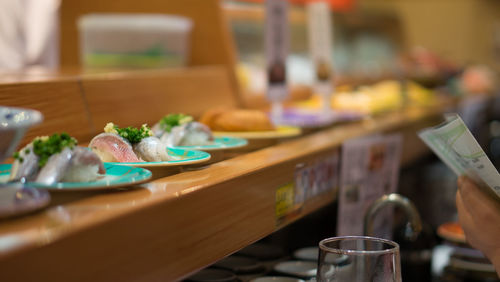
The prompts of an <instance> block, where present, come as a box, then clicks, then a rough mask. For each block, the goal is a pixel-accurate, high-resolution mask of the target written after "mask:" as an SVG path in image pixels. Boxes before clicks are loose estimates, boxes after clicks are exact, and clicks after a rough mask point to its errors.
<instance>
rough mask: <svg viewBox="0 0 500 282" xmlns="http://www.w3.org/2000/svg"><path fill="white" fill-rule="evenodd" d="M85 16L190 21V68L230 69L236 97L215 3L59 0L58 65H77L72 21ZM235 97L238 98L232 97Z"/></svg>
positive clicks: (227, 41) (227, 42)
mask: <svg viewBox="0 0 500 282" xmlns="http://www.w3.org/2000/svg"><path fill="white" fill-rule="evenodd" d="M88 13H165V14H175V15H181V16H186V17H188V18H190V19H191V20H193V22H194V27H193V31H192V36H191V49H190V65H191V66H193V65H225V67H226V68H227V69H228V70H230V72H228V74H227V75H228V76H229V80H230V82H231V86H232V88H233V91H234V92H233V94H238V91H239V90H238V86H237V85H238V82H237V80H236V76H235V69H234V66H235V62H236V59H235V53H234V50H235V49H234V47H233V41H232V37H231V34H230V33H229V29H228V27H227V22H226V20H225V17H224V15H223V11H222V9H221V7H220V3H219V1H218V0H182V1H165V0H142V1H136V0H120V1H102V0H85V1H72V0H63V1H62V5H61V20H60V23H61V48H60V50H61V65H62V66H64V67H66V66H69V67H73V66H76V65H79V64H80V63H79V41H78V30H77V27H76V21H77V20H78V18H79V17H80V16H82V15H84V14H88ZM236 97H238V96H236Z"/></svg>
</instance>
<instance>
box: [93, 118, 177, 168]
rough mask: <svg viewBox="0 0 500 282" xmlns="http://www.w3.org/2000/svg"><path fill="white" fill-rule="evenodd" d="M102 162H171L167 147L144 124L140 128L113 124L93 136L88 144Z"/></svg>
mask: <svg viewBox="0 0 500 282" xmlns="http://www.w3.org/2000/svg"><path fill="white" fill-rule="evenodd" d="M89 147H90V149H91V150H92V151H94V152H95V153H96V154H97V155H98V156H99V157H100V158H101V160H102V161H104V162H144V161H146V162H160V161H169V160H171V158H170V156H169V155H168V153H167V147H166V146H165V145H164V144H163V142H161V140H160V139H159V138H157V137H155V136H153V132H152V131H151V129H149V127H148V126H147V125H146V124H143V125H142V126H141V127H140V128H135V127H126V128H120V127H118V126H117V125H115V124H113V123H111V122H110V123H108V124H107V125H106V126H105V127H104V133H101V134H99V135H97V136H95V137H94V138H93V139H92V140H91V141H90V144H89Z"/></svg>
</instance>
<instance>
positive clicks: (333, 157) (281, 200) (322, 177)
mask: <svg viewBox="0 0 500 282" xmlns="http://www.w3.org/2000/svg"><path fill="white" fill-rule="evenodd" d="M338 180H339V150H335V151H333V152H331V153H328V154H325V156H323V157H321V158H318V159H316V160H314V161H312V162H308V163H301V164H298V165H297V166H296V168H295V174H294V182H293V183H290V184H286V185H283V186H281V187H279V188H278V189H276V220H277V225H279V224H280V223H281V222H282V221H283V220H285V219H289V218H293V217H294V216H297V215H298V214H299V212H300V210H301V208H302V206H303V205H304V204H305V203H306V202H307V201H308V200H309V199H311V198H313V197H316V196H318V195H321V194H324V193H327V192H331V191H333V190H335V189H337V188H338Z"/></svg>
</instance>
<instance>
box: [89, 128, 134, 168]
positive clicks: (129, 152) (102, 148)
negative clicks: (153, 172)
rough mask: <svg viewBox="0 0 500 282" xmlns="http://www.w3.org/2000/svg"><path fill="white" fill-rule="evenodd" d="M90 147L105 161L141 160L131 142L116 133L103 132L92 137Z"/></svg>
mask: <svg viewBox="0 0 500 282" xmlns="http://www.w3.org/2000/svg"><path fill="white" fill-rule="evenodd" d="M89 148H90V149H91V150H92V151H93V152H95V153H96V154H97V155H98V156H99V158H101V160H102V161H103V162H120V163H122V162H141V161H142V160H141V159H139V157H137V155H136V154H135V152H134V149H133V148H132V144H130V142H129V141H128V140H127V139H125V138H123V137H121V136H120V135H118V134H115V133H101V134H99V135H97V136H96V137H94V138H92V140H91V141H90V144H89Z"/></svg>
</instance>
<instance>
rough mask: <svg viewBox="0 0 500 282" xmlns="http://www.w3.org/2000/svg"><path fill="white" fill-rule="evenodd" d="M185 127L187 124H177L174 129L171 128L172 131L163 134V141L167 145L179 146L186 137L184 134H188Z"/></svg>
mask: <svg viewBox="0 0 500 282" xmlns="http://www.w3.org/2000/svg"><path fill="white" fill-rule="evenodd" d="M185 127H186V125H185V124H183V125H179V126H175V127H174V128H172V130H170V133H165V134H163V136H162V137H161V141H162V142H163V143H164V144H165V145H166V146H167V147H175V146H179V144H180V143H181V141H182V139H183V138H184V135H185V134H186V130H185Z"/></svg>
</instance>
